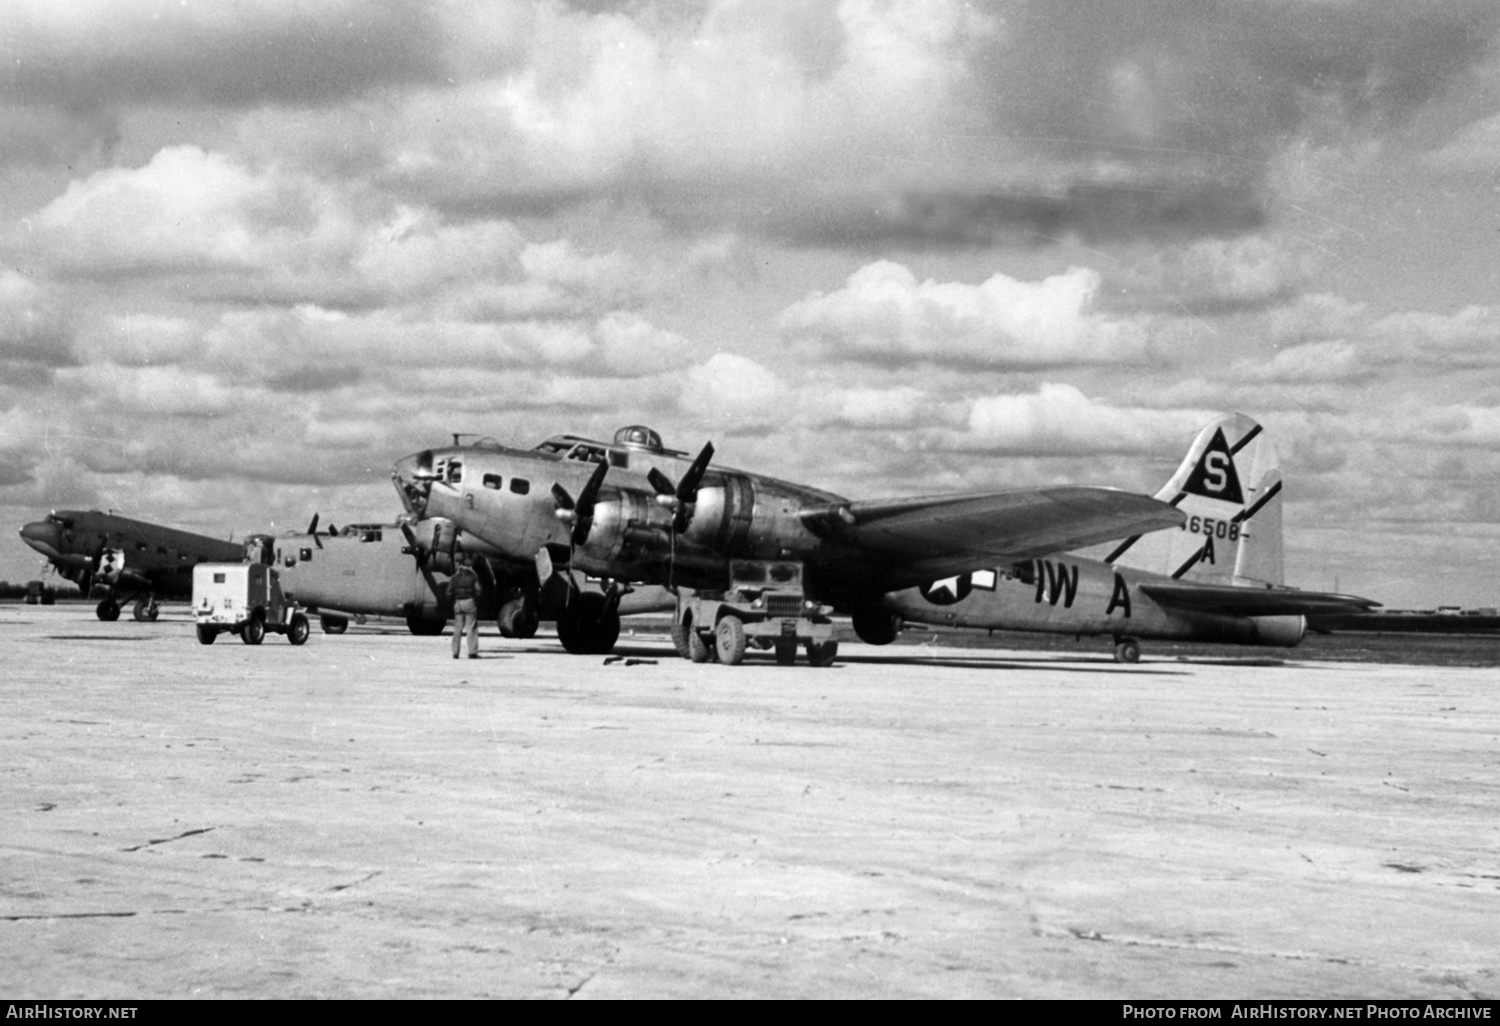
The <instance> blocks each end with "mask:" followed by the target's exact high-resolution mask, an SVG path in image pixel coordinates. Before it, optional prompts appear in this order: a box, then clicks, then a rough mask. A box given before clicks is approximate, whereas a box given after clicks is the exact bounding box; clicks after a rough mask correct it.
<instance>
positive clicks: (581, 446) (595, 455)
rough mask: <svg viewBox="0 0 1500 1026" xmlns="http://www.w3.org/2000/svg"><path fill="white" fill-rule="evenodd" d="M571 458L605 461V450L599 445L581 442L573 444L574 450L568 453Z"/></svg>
mask: <svg viewBox="0 0 1500 1026" xmlns="http://www.w3.org/2000/svg"><path fill="white" fill-rule="evenodd" d="M568 459H570V460H582V461H584V462H585V463H603V462H604V461H605V455H604V450H603V449H601V448H599V446H597V445H587V444H585V443H583V442H579V443H578V444H577V445H575V446H573V451H572V452H570V453H568Z"/></svg>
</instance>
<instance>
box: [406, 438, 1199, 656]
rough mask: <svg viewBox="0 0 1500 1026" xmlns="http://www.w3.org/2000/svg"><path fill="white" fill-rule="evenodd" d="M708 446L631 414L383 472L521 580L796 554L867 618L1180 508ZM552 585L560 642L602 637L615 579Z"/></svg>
mask: <svg viewBox="0 0 1500 1026" xmlns="http://www.w3.org/2000/svg"><path fill="white" fill-rule="evenodd" d="M454 440H455V443H457V442H458V437H457V436H455V439H454ZM713 454H714V449H713V445H712V444H709V445H705V446H704V447H703V450H702V451H701V452H699V453H698V454H697V456H692V455H690V454H688V453H685V452H678V451H675V450H672V449H667V448H665V447H663V445H662V442H661V437H660V436H659V435H658V434H657V433H656V432H655V431H652V430H650V429H649V428H645V427H640V426H633V427H627V428H623V429H621V430H620V431H619V432H617V433H616V434H615V438H614V441H613V442H600V441H595V440H593V439H588V438H579V437H576V436H573V435H560V436H556V437H553V438H550V439H548V440H547V441H545V442H543V443H541V444H540V445H538V446H537V447H536V448H534V449H512V448H507V447H505V446H502V445H500V444H499V443H497V442H494V441H492V440H489V439H481V440H480V441H478V442H475V443H474V444H472V445H459V444H455V445H453V446H449V447H445V448H438V449H427V450H424V451H422V452H419V453H416V454H414V455H412V456H408V457H406V458H405V459H403V460H401V461H399V462H398V463H397V464H396V469H395V472H394V474H393V475H392V477H393V479H394V481H395V483H396V488H397V491H398V493H399V494H400V496H401V500H402V502H403V503H404V504H405V506H406V508H407V511H408V512H409V513H411V514H412V515H413V516H416V517H418V518H441V519H443V520H447V521H451V522H452V524H453V525H454V526H455V527H456V528H457V529H459V530H461V531H462V532H463V534H464V536H465V538H468V537H470V536H472V537H473V538H475V539H477V540H478V541H479V542H481V543H483V544H484V545H486V546H488V547H489V549H490V550H492V551H493V552H494V553H495V555H494V556H493V557H492V559H495V560H500V561H505V562H508V563H509V565H510V566H512V567H514V568H517V569H520V568H524V567H526V566H527V565H528V564H529V565H531V566H533V567H535V578H534V581H535V583H534V584H530V585H529V587H536V588H538V589H539V590H540V592H541V593H543V594H545V593H547V592H548V591H549V589H550V590H557V589H556V588H555V587H554V584H553V582H554V580H555V579H556V577H557V573H556V571H557V568H559V567H567V568H569V569H570V570H578V571H582V572H584V573H587V574H592V575H594V576H597V577H601V578H607V579H609V580H611V581H616V582H618V581H630V582H644V583H648V584H661V585H667V586H669V587H673V588H675V587H679V586H680V587H686V588H693V589H700V590H708V591H712V590H715V589H724V588H727V587H728V586H729V583H730V576H729V563H730V560H731V559H732V560H734V561H735V562H736V564H737V565H738V566H740V567H743V566H744V565H745V564H746V562H747V561H748V562H754V561H764V562H765V563H766V564H767V565H768V566H769V565H770V563H771V562H772V561H777V562H781V563H785V562H787V561H795V562H798V563H800V564H801V565H802V569H803V574H802V575H801V579H802V581H803V587H804V589H805V593H806V598H807V600H808V601H811V602H815V603H822V604H827V605H831V606H835V607H837V608H840V609H845V610H848V611H851V612H853V613H854V614H855V615H856V616H860V615H862V614H863V615H866V616H871V615H873V616H875V617H877V618H880V617H885V616H887V615H888V614H886V613H884V612H883V609H882V604H883V600H884V596H885V594H886V593H887V592H891V591H899V590H901V589H903V588H910V587H914V586H917V585H920V584H925V583H927V582H929V581H933V580H938V579H941V578H944V577H946V576H949V575H952V574H956V573H967V572H968V571H970V570H972V569H973V568H974V567H975V566H982V565H985V564H987V563H990V564H999V565H1010V564H1012V563H1016V562H1019V561H1022V560H1026V559H1032V558H1035V557H1038V556H1044V555H1048V554H1050V553H1053V552H1060V551H1065V550H1067V549H1072V548H1077V547H1079V546H1082V545H1092V544H1096V543H1099V542H1104V541H1108V540H1111V539H1118V538H1124V537H1126V536H1131V535H1137V534H1143V533H1145V532H1148V531H1154V530H1159V529H1161V528H1165V527H1176V526H1178V525H1179V524H1180V523H1182V522H1183V520H1184V519H1185V518H1184V516H1183V514H1182V513H1180V512H1178V511H1177V510H1176V509H1174V508H1173V507H1172V506H1170V505H1169V504H1167V503H1165V502H1162V501H1159V500H1156V499H1152V498H1149V497H1147V496H1144V495H1134V494H1131V493H1129V492H1122V491H1116V490H1114V489H1109V488H1089V487H1079V486H1058V487H1045V488H1023V489H1012V490H1008V491H995V492H980V493H968V494H955V495H939V496H929V497H923V498H905V499H880V500H860V501H854V500H850V499H846V498H844V497H843V496H840V495H835V494H833V493H832V492H826V491H823V490H821V489H817V488H811V487H808V486H806V485H798V484H792V483H789V482H786V481H781V480H777V479H776V478H772V477H766V476H763V475H760V474H752V473H748V472H746V471H741V470H734V469H731V468H729V467H722V466H718V465H715V464H713V463H712V462H711V461H712V459H713ZM518 579H519V578H518ZM563 590H564V591H565V592H566V598H565V606H564V609H563V611H562V613H561V614H560V616H559V620H558V633H559V636H560V637H561V638H562V639H563V644H564V646H565V647H566V648H567V649H568V650H569V651H571V652H576V653H596V652H607V651H608V650H609V649H610V648H611V647H612V646H613V644H614V641H615V638H616V636H617V635H618V633H619V626H620V621H619V609H618V602H619V596H620V595H621V593H622V592H621V590H620V589H619V588H618V587H617V586H613V585H612V586H611V587H609V588H607V589H606V591H605V593H604V594H603V595H601V596H595V595H590V594H586V593H582V592H579V591H577V590H576V589H572V588H565V589H563ZM526 601H534V596H533V593H532V592H530V591H529V590H528V591H527V593H526V594H525V595H523V597H522V602H523V603H524V602H526Z"/></svg>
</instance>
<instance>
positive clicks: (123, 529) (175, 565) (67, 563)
mask: <svg viewBox="0 0 1500 1026" xmlns="http://www.w3.org/2000/svg"><path fill="white" fill-rule="evenodd" d="M21 538H22V539H23V540H24V541H25V542H26V544H27V545H30V546H31V547H32V548H33V549H35V550H36V551H38V552H40V553H41V554H42V555H43V556H45V557H46V558H47V562H49V563H51V564H52V565H53V566H54V567H56V568H57V572H58V573H59V574H61V575H62V576H63V577H66V578H67V579H68V580H70V581H73V582H74V583H75V584H77V585H78V587H79V588H80V589H82V591H83V593H84V594H85V595H90V596H91V597H93V596H98V598H99V605H98V607H97V608H96V609H95V613H96V614H97V615H98V617H99V619H101V620H118V619H119V618H120V606H121V605H122V604H123V603H125V602H130V601H132V600H134V602H135V618H136V619H137V620H142V621H148V620H155V619H156V615H157V609H158V600H159V599H162V598H183V599H191V598H192V595H193V567H194V566H196V565H197V564H199V563H237V562H239V560H240V559H241V558H242V549H241V546H240V544H239V543H238V542H231V541H221V540H219V539H218V538H209V537H206V536H204V535H201V534H193V533H191V532H189V531H179V530H177V529H176V528H172V527H162V526H161V525H160V524H151V523H147V522H145V521H143V520H132V519H130V518H129V517H122V516H120V515H119V514H117V513H101V512H100V511H99V510H69V509H65V510H53V511H52V512H51V513H49V514H47V519H45V520H37V521H34V522H32V523H29V524H27V525H26V526H25V527H23V528H21Z"/></svg>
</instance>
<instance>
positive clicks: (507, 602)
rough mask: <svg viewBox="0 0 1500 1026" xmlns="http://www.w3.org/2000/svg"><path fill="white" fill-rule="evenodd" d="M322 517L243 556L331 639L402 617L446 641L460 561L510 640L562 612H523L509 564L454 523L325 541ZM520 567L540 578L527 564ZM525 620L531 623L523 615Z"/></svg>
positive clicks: (332, 533) (650, 605)
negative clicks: (271, 569) (360, 623)
mask: <svg viewBox="0 0 1500 1026" xmlns="http://www.w3.org/2000/svg"><path fill="white" fill-rule="evenodd" d="M318 519H319V518H318V515H317V514H314V515H313V518H312V521H311V523H309V524H308V526H307V530H306V531H304V532H301V533H290V534H282V535H271V534H254V535H251V536H250V537H249V538H248V539H247V540H246V546H245V548H246V553H245V555H246V557H247V558H248V559H250V560H251V561H252V562H258V563H266V564H268V565H271V566H275V567H277V569H278V570H279V572H280V579H281V588H282V591H283V592H284V593H285V595H286V596H287V598H288V600H291V601H295V602H297V603H298V604H299V605H300V606H301V607H302V608H304V609H306V610H307V611H308V612H309V613H313V614H317V615H318V616H319V617H320V620H321V623H322V627H323V631H324V633H326V634H342V633H344V631H345V630H347V629H348V627H349V621H350V620H351V619H356V618H362V617H365V616H393V617H401V618H404V619H405V620H406V626H407V629H409V630H410V631H411V632H412V633H413V634H418V635H435V634H441V633H442V632H443V630H444V628H445V627H446V625H447V623H448V621H449V620H450V619H452V617H453V601H452V599H451V597H450V596H449V594H448V578H449V576H450V575H451V574H452V573H453V570H454V557H455V556H456V555H458V554H459V553H466V554H468V555H469V556H471V557H473V558H474V567H475V570H476V572H477V573H478V574H479V577H480V582H481V588H480V594H479V599H478V603H479V613H480V615H481V616H482V617H484V618H485V619H494V620H497V621H498V622H499V626H500V630H501V633H502V634H504V635H505V636H506V637H515V638H529V637H532V636H533V635H534V634H535V633H536V629H537V624H538V620H552V619H556V616H557V613H558V612H559V610H558V609H557V608H553V607H550V606H548V605H546V604H537V603H533V604H532V605H531V606H529V607H526V608H525V609H522V608H521V606H520V604H519V603H516V602H515V600H516V599H517V597H518V596H520V595H521V594H522V592H523V588H522V587H521V586H520V585H519V584H517V583H515V582H513V581H512V580H510V579H509V575H508V573H507V567H506V564H505V563H504V562H503V561H501V562H500V563H499V564H498V565H492V563H491V562H490V560H489V559H488V558H486V557H487V556H488V555H491V554H492V553H491V551H490V550H489V549H488V548H487V547H486V546H484V545H483V543H481V542H478V541H477V539H473V538H465V537H461V536H459V534H458V532H457V531H455V530H454V529H453V525H452V524H451V523H447V522H444V521H434V520H423V521H412V520H411V519H410V518H406V519H403V520H400V521H397V522H394V523H375V524H370V523H364V524H346V525H345V526H344V527H343V528H342V529H336V528H335V527H334V526H333V525H329V527H328V528H327V529H326V530H325V531H323V532H321V533H320V532H319V530H318ZM523 569H524V571H525V572H526V573H527V574H534V571H533V570H532V567H531V566H530V565H529V564H528V565H527V566H526V567H524V568H523ZM579 587H580V588H583V589H587V588H588V587H589V585H588V584H587V583H586V582H585V583H584V584H583V585H580V586H579ZM594 590H596V591H598V590H599V589H594ZM672 604H673V600H672V596H671V595H669V594H666V593H665V592H663V591H662V589H660V588H645V589H638V590H636V591H634V592H632V593H631V594H629V595H627V596H625V597H624V598H623V599H622V600H621V606H622V608H621V611H622V612H623V613H626V614H629V613H637V612H659V611H661V610H664V609H670V608H672ZM502 611H504V612H506V613H508V614H509V615H505V616H502ZM528 612H529V613H533V614H535V615H531V616H529V617H528V616H526V615H520V614H523V613H528Z"/></svg>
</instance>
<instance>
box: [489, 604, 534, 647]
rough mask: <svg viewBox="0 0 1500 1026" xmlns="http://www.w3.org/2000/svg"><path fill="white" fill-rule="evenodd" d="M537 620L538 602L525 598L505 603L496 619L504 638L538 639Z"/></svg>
mask: <svg viewBox="0 0 1500 1026" xmlns="http://www.w3.org/2000/svg"><path fill="white" fill-rule="evenodd" d="M537 620H538V617H537V614H536V602H535V601H533V600H531V599H528V598H525V597H522V598H516V599H511V600H510V601H509V602H507V603H505V605H503V606H501V607H500V615H499V616H498V617H497V618H496V622H497V624H498V625H499V627H500V636H501V637H502V638H534V637H536V627H537Z"/></svg>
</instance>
